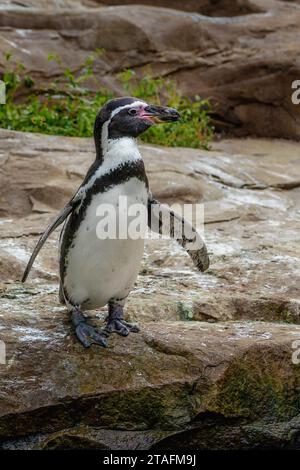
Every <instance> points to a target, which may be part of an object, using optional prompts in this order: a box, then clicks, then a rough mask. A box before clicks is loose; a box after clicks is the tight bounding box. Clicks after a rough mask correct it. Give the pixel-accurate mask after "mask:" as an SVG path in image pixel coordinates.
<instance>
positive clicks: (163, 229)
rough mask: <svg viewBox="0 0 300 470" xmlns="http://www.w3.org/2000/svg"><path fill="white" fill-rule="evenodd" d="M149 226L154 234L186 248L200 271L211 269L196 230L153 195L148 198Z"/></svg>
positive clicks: (202, 242)
mask: <svg viewBox="0 0 300 470" xmlns="http://www.w3.org/2000/svg"><path fill="white" fill-rule="evenodd" d="M163 222H165V224H164V223H163ZM148 226H149V228H150V229H151V230H152V231H153V232H156V233H159V234H160V235H163V234H165V235H168V236H170V237H171V238H174V239H175V240H176V241H177V242H178V243H179V244H180V245H181V246H182V247H183V248H185V250H186V252H187V253H188V255H189V256H190V258H191V259H192V261H193V263H194V265H195V266H196V268H197V269H198V270H199V271H206V270H207V269H208V268H209V256H208V253H207V248H206V245H205V243H204V241H203V240H202V238H201V236H200V234H199V233H198V232H197V230H196V228H195V227H193V225H192V224H191V223H190V222H189V221H188V220H187V219H184V218H183V217H182V216H181V215H179V214H176V213H175V212H174V211H172V210H171V209H170V208H169V207H168V206H167V205H165V204H161V203H160V202H159V201H157V200H156V199H154V198H153V197H152V195H151V194H149V198H148Z"/></svg>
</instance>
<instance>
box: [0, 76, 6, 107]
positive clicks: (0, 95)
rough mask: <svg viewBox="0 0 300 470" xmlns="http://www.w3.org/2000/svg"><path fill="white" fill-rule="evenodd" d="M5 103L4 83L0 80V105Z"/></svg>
mask: <svg viewBox="0 0 300 470" xmlns="http://www.w3.org/2000/svg"><path fill="white" fill-rule="evenodd" d="M5 103H6V96H5V83H4V81H3V80H0V104H5Z"/></svg>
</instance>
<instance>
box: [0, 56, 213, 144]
mask: <svg viewBox="0 0 300 470" xmlns="http://www.w3.org/2000/svg"><path fill="white" fill-rule="evenodd" d="M102 52H103V51H102V50H98V51H96V54H101V53H102ZM5 60H6V68H5V72H4V73H3V77H2V79H3V81H4V82H5V84H6V104H5V105H2V106H0V126H1V127H3V128H6V129H13V130H19V131H27V132H41V133H45V134H57V135H68V136H78V137H89V136H91V135H92V134H93V124H94V119H95V116H96V114H97V112H98V111H99V109H100V108H101V107H102V106H103V104H104V103H105V102H106V101H107V100H109V99H111V98H113V97H114V96H115V95H114V93H113V92H111V91H109V90H107V89H106V88H103V87H99V84H98V82H97V78H96V75H95V74H94V60H95V55H90V56H88V57H87V59H86V61H85V62H84V64H82V65H81V66H80V67H79V68H78V70H77V71H76V72H73V71H72V70H70V69H69V68H66V69H64V68H63V65H62V62H61V59H60V58H59V57H58V56H57V55H55V54H52V55H50V56H48V60H50V61H54V62H56V64H57V66H58V67H59V68H60V74H59V76H58V78H57V79H56V80H54V81H53V82H52V83H51V84H50V85H49V86H48V87H47V88H46V89H39V90H37V89H36V90H35V89H34V86H35V81H34V79H33V78H32V77H31V76H30V75H29V74H28V72H27V71H26V69H25V67H24V65H23V64H15V63H13V62H12V60H11V54H9V53H8V54H6V55H5ZM119 79H120V81H121V83H122V86H123V89H124V94H127V95H133V96H136V97H137V98H141V99H144V100H148V101H149V102H151V103H154V104H164V105H168V106H172V107H175V108H177V109H178V110H179V112H180V113H181V116H182V119H181V121H180V123H176V124H175V123H174V124H173V123H170V124H164V125H161V126H154V127H152V128H150V129H149V130H148V131H147V132H146V133H145V134H144V135H143V136H142V140H143V141H145V142H149V143H153V144H160V145H167V146H185V147H195V148H197V147H201V148H205V149H208V148H209V144H210V141H211V139H212V136H213V127H212V125H211V121H210V104H209V102H208V101H207V100H202V99H200V97H198V96H196V97H195V99H194V100H190V99H189V98H187V97H184V96H182V95H181V94H180V93H179V92H178V90H177V86H176V83H175V82H174V81H172V80H166V79H164V78H162V77H158V78H153V77H152V76H151V73H150V72H147V73H146V74H145V75H144V76H143V77H142V78H138V77H137V76H136V75H135V73H134V72H133V71H132V70H124V71H123V72H121V73H120V74H119ZM92 82H93V83H94V84H95V86H96V87H97V88H98V91H97V92H93V91H92V90H91V89H90V88H89V87H88V85H90V84H91V83H92ZM87 84H88V85H87ZM23 87H26V88H29V89H30V93H29V94H28V95H27V97H26V98H25V99H23V100H21V99H20V97H19V92H20V90H22V88H23Z"/></svg>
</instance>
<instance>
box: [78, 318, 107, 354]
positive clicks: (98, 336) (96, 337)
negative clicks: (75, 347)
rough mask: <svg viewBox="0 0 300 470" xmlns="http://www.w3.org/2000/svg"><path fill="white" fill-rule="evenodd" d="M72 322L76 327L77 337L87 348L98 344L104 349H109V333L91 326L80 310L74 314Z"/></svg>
mask: <svg viewBox="0 0 300 470" xmlns="http://www.w3.org/2000/svg"><path fill="white" fill-rule="evenodd" d="M72 322H73V325H74V326H75V333H76V336H77V338H78V339H79V341H80V342H81V343H82V344H83V346H84V347H85V348H89V347H90V346H91V345H92V344H98V345H99V346H102V347H103V348H106V347H107V339H106V337H107V333H106V332H105V331H102V330H99V329H98V328H95V327H94V326H92V325H89V324H88V323H87V322H86V318H85V317H84V315H83V314H82V313H81V312H80V311H79V310H75V311H74V312H72Z"/></svg>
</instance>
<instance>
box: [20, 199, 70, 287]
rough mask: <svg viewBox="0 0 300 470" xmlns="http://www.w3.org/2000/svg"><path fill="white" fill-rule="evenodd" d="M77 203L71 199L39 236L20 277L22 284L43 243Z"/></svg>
mask: <svg viewBox="0 0 300 470" xmlns="http://www.w3.org/2000/svg"><path fill="white" fill-rule="evenodd" d="M77 204H78V201H75V200H74V199H72V200H71V201H70V202H68V204H67V205H66V206H65V207H64V208H63V209H62V210H61V211H60V212H59V214H57V216H56V217H55V219H54V220H53V221H52V222H51V224H50V225H48V227H47V228H46V230H45V232H44V233H43V234H42V235H41V237H40V239H39V241H38V242H37V244H36V246H35V248H34V250H33V252H32V255H31V257H30V260H29V261H28V264H27V266H26V269H25V271H24V274H23V277H22V282H25V281H26V279H27V276H28V274H29V271H30V270H31V268H32V265H33V263H34V260H35V258H36V257H37V255H38V253H39V251H40V249H41V248H42V246H43V245H44V243H45V241H46V240H47V238H48V237H49V235H50V234H51V233H52V232H53V230H55V229H56V228H57V227H58V226H59V225H60V224H62V223H63V221H64V220H65V219H66V218H67V217H68V215H69V214H70V213H71V212H72V211H73V210H74V208H75V207H76V206H77Z"/></svg>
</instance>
